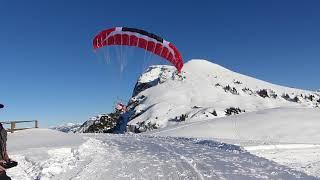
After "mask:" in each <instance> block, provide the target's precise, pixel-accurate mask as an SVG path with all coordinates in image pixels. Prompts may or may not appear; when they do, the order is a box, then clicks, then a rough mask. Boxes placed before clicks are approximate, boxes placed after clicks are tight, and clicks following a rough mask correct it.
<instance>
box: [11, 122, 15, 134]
mask: <svg viewBox="0 0 320 180" xmlns="http://www.w3.org/2000/svg"><path fill="white" fill-rule="evenodd" d="M15 128H16V122H14V121H12V122H11V133H13V132H14V129H15Z"/></svg>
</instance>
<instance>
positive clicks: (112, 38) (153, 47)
mask: <svg viewBox="0 0 320 180" xmlns="http://www.w3.org/2000/svg"><path fill="white" fill-rule="evenodd" d="M109 45H125V46H136V47H139V48H143V49H145V50H147V51H149V52H152V53H154V54H156V55H158V56H161V57H163V58H164V59H167V60H168V61H170V62H171V63H172V64H173V65H174V66H175V67H176V68H177V70H178V71H179V72H181V69H182V67H183V60H182V56H181V54H180V52H179V51H178V49H177V48H176V47H175V46H174V45H173V44H172V43H170V42H168V41H166V40H164V39H163V38H161V37H159V36H157V35H155V34H152V33H149V32H146V31H144V30H140V29H135V28H128V27H115V28H111V29H107V30H104V31H101V32H100V33H99V34H98V35H96V37H95V38H94V40H93V48H94V49H98V48H101V47H104V46H109Z"/></svg>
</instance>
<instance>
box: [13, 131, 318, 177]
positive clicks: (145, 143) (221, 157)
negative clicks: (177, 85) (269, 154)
mask: <svg viewBox="0 0 320 180" xmlns="http://www.w3.org/2000/svg"><path fill="white" fill-rule="evenodd" d="M46 140H48V142H47V141H46ZM72 140H73V143H70V141H72ZM23 141H24V144H23V145H21V144H19V143H20V142H23ZM52 144H54V145H52ZM8 145H9V149H10V150H9V152H10V153H11V158H12V159H15V160H17V161H18V162H19V166H17V167H15V168H12V169H9V170H8V172H7V174H8V175H9V176H11V177H12V179H16V180H23V179H37V178H38V179H41V180H43V179H297V178H303V179H314V177H311V176H307V175H306V174H304V173H301V172H298V171H295V170H292V169H289V168H288V167H285V166H282V165H279V164H277V163H275V162H272V161H269V160H266V159H264V158H260V157H257V156H254V155H251V154H250V153H248V152H246V151H244V150H242V149H241V148H240V147H239V146H235V145H230V144H225V143H219V142H217V141H209V140H200V139H192V138H191V139H190V138H174V137H154V136H147V135H109V134H89V135H81V134H74V135H72V134H70V133H68V134H66V133H61V132H54V131H52V130H48V129H35V130H26V131H21V132H17V133H14V134H9V144H8Z"/></svg>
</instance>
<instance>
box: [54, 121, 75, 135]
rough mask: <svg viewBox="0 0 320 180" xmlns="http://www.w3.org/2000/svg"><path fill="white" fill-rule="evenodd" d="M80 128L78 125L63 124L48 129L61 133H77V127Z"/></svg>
mask: <svg viewBox="0 0 320 180" xmlns="http://www.w3.org/2000/svg"><path fill="white" fill-rule="evenodd" d="M80 126H81V124H80V123H65V124H61V125H59V126H54V127H51V128H50V129H53V130H58V131H61V132H65V133H69V132H73V133H74V132H76V131H78V129H79V127H80Z"/></svg>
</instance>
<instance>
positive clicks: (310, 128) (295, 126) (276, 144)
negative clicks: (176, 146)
mask: <svg viewBox="0 0 320 180" xmlns="http://www.w3.org/2000/svg"><path fill="white" fill-rule="evenodd" d="M319 129H320V110H319V109H314V108H292V107H291V108H274V109H267V110H261V111H256V112H251V113H245V114H241V115H236V116H230V117H224V118H216V119H211V120H203V121H198V122H185V123H182V124H179V125H177V126H175V127H168V128H165V129H162V130H158V131H153V132H150V134H153V135H157V136H175V137H193V138H206V139H219V140H222V141H223V142H228V143H232V144H238V145H241V146H243V147H244V148H245V149H246V150H248V151H250V152H251V153H253V154H256V155H258V156H261V157H265V158H267V159H270V160H273V161H276V162H278V163H280V164H282V165H286V166H289V167H292V168H295V169H297V170H299V171H304V172H306V173H308V174H310V175H313V176H317V177H320V134H319Z"/></svg>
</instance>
